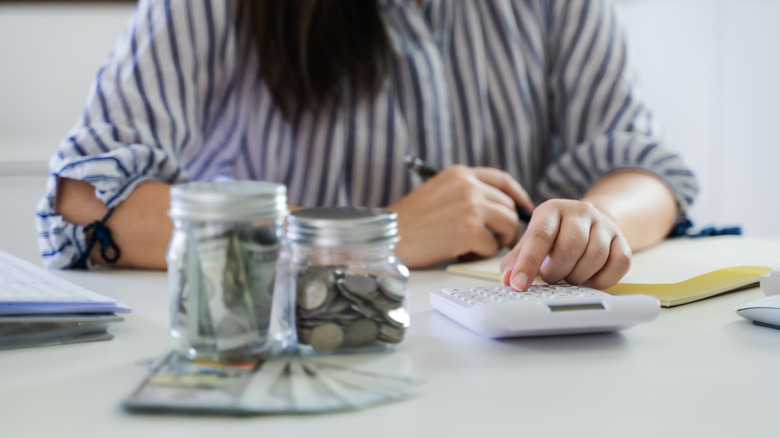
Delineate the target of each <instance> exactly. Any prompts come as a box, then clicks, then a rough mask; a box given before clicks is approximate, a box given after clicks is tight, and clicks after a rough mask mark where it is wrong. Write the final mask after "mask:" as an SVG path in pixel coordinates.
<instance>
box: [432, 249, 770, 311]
mask: <svg viewBox="0 0 780 438" xmlns="http://www.w3.org/2000/svg"><path fill="white" fill-rule="evenodd" d="M500 263H501V256H497V257H493V258H490V259H486V260H481V261H477V262H469V263H458V264H453V265H450V266H448V267H447V272H449V273H451V274H456V275H465V276H469V277H476V278H482V279H489V280H496V281H500V275H501V274H500V269H499V268H500ZM772 267H780V245H778V242H777V240H771V239H758V238H747V237H744V236H715V237H707V238H700V239H690V238H686V237H681V238H674V239H667V240H666V241H664V242H662V243H661V244H660V245H657V246H655V247H653V248H650V249H648V250H645V251H642V252H639V253H637V254H634V256H633V260H632V264H631V269H630V270H629V272H628V273H627V274H626V275H625V276H624V277H623V278H622V279H621V281H620V283H618V284H617V285H615V286H613V287H611V288H609V289H606V292H609V293H612V294H616V295H625V294H640V293H641V294H646V295H652V296H654V297H656V298H658V300H659V301H660V302H661V305H662V306H664V307H673V306H677V305H680V304H686V303H690V302H693V301H698V300H701V299H704V298H708V297H711V296H715V295H718V294H722V293H725V292H730V291H735V290H738V289H742V288H746V287H751V286H754V285H756V284H757V283H758V281H759V278H760V277H761V275H763V274H766V273H768V272H769V271H770V270H771V268H772Z"/></svg>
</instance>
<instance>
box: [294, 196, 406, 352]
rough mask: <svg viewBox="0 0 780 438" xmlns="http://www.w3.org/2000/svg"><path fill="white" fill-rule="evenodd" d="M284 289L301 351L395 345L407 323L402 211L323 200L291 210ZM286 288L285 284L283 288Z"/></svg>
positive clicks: (399, 343)
mask: <svg viewBox="0 0 780 438" xmlns="http://www.w3.org/2000/svg"><path fill="white" fill-rule="evenodd" d="M287 221H288V223H287V230H286V233H285V236H286V245H285V259H286V263H285V264H286V266H287V267H286V268H281V266H282V265H283V264H282V263H280V269H285V272H284V286H283V288H284V290H286V293H287V294H288V295H287V296H288V299H289V302H290V304H289V314H288V315H287V317H288V318H289V319H290V320H292V321H294V324H292V326H293V327H294V329H295V331H294V336H296V337H297V343H298V348H299V350H300V351H301V352H302V353H303V354H321V353H330V352H356V351H372V350H387V349H393V348H395V347H398V346H399V345H401V343H402V342H403V340H404V337H405V333H406V329H407V328H408V327H409V307H408V306H409V304H408V278H409V270H408V269H407V268H406V266H404V264H403V263H402V262H401V261H400V260H399V259H398V258H397V257H396V256H395V245H396V243H397V242H398V239H399V238H398V221H397V215H396V214H395V213H394V212H391V211H389V210H383V209H377V208H359V207H320V208H308V209H303V210H298V211H295V212H293V213H291V214H290V215H289V216H288V218H287ZM280 290H281V289H280Z"/></svg>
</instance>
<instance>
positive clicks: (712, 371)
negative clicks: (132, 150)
mask: <svg viewBox="0 0 780 438" xmlns="http://www.w3.org/2000/svg"><path fill="white" fill-rule="evenodd" d="M41 181H42V180H41V179H40V178H22V177H4V178H0V205H3V206H6V207H5V208H4V210H5V217H4V218H3V220H2V225H3V226H2V232H0V249H3V250H6V251H9V252H11V253H13V254H16V255H19V256H21V257H23V258H26V259H28V260H31V261H34V262H36V263H38V264H40V262H39V260H38V259H37V248H36V247H35V239H34V234H33V233H32V232H33V230H34V227H33V226H32V218H33V210H34V206H35V201H36V199H37V197H38V195H39V194H40V192H41V190H42V189H41V187H42V186H41V184H42V182H41ZM9 205H13V206H14V208H11V209H8V208H7V207H8V206H9ZM777 248H778V253H779V254H780V242H778V246H777ZM58 274H59V275H61V276H63V277H64V278H66V279H68V280H71V281H73V282H75V283H78V284H80V285H82V286H85V287H87V288H90V289H93V290H95V291H97V292H99V293H101V294H105V295H108V296H112V297H115V298H118V299H120V300H121V301H123V302H124V303H126V304H128V305H130V306H131V307H133V309H134V311H133V313H131V314H129V315H127V316H126V320H125V322H124V323H122V324H118V325H116V326H115V327H113V328H112V329H111V330H110V331H111V332H112V333H113V334H114V335H115V336H116V338H115V339H113V340H111V341H108V342H97V343H88V344H78V345H68V346H56V347H43V348H33V349H22V350H10V351H0V436H2V437H3V438H15V437H45V436H52V437H70V436H73V437H144V438H146V437H164V436H175V437H187V438H191V437H201V436H202V437H208V438H213V437H215V436H226V434H229V435H230V436H247V437H261V436H262V437H274V438H281V437H307V436H308V437H313V438H314V437H316V438H320V437H330V436H333V437H336V436H346V437H349V436H363V437H369V438H370V437H394V438H395V437H405V436H412V437H418V436H419V437H431V436H434V437H482V436H484V435H485V434H486V433H487V434H490V435H495V436H523V437H539V436H594V437H607V436H619V437H670V436H674V437H694V436H702V437H705V436H706V437H720V436H722V437H737V436H739V437H742V436H745V437H751V438H752V437H776V436H780V415H778V414H777V406H778V397H777V394H778V392H779V391H780V331H777V330H773V329H768V328H762V327H757V326H753V325H752V324H750V323H749V322H748V321H746V320H743V319H742V318H740V317H738V316H737V315H735V314H734V311H733V309H734V307H735V306H737V305H739V304H743V303H745V302H747V301H750V300H753V299H758V298H760V297H761V296H762V294H761V292H760V291H759V290H758V289H752V290H746V291H741V292H736V293H732V294H727V295H724V296H720V297H716V298H712V299H708V300H705V301H702V302H697V303H693V304H689V305H685V306H681V307H676V308H672V309H662V310H661V314H660V316H659V317H658V319H657V320H656V321H654V322H652V323H649V324H643V325H640V326H637V327H635V328H633V329H630V330H627V331H624V332H620V333H617V334H600V335H579V336H570V337H547V338H533V339H515V340H505V341H493V340H487V339H484V338H480V337H478V336H477V335H474V334H472V333H471V332H469V331H467V330H465V329H463V328H461V327H460V326H458V325H456V324H455V323H453V322H451V321H449V320H448V319H446V318H445V317H443V316H442V315H439V314H438V313H436V312H435V311H433V310H432V309H431V307H430V305H429V304H428V301H427V300H428V298H427V292H428V290H430V289H433V288H437V287H442V286H456V285H463V284H464V282H465V283H467V284H489V283H488V282H484V281H478V280H470V279H464V278H462V277H455V276H450V275H447V274H445V273H443V272H441V271H417V272H413V274H412V277H411V287H412V327H411V329H410V334H409V338H408V342H407V343H406V344H405V345H404V347H403V348H402V349H401V350H400V351H398V352H395V353H391V354H379V355H361V356H359V357H357V358H356V366H358V367H366V368H372V369H377V370H380V371H386V372H404V373H409V374H411V375H414V376H416V377H420V378H422V379H424V381H425V383H424V384H423V385H422V386H421V391H420V394H419V395H418V396H417V397H415V398H413V399H410V400H406V401H402V402H398V403H392V404H388V405H383V406H378V407H373V408H369V409H365V410H361V411H353V412H345V413H337V414H327V415H313V416H267V417H249V418H226V417H207V416H182V415H178V416H174V415H134V414H129V413H127V412H125V411H123V410H122V409H121V407H120V402H121V400H122V399H123V398H124V397H125V396H127V395H128V394H129V393H130V391H131V390H132V389H133V388H135V386H136V385H137V384H138V383H139V382H140V380H141V379H142V378H143V376H144V373H145V369H144V367H143V366H142V365H139V362H141V361H144V360H145V359H149V358H152V357H156V356H158V355H160V354H162V353H163V352H164V351H165V350H166V349H167V348H168V346H169V338H168V292H167V283H166V275H165V273H164V272H143V271H107V272H77V271H67V272H58Z"/></svg>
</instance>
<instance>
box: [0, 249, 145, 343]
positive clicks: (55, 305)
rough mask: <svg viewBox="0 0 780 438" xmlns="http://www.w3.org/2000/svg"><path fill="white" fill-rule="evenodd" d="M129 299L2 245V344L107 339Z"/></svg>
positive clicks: (0, 282)
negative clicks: (96, 288) (58, 272)
mask: <svg viewBox="0 0 780 438" xmlns="http://www.w3.org/2000/svg"><path fill="white" fill-rule="evenodd" d="M125 312H130V308H129V307H127V306H125V305H124V304H122V303H120V302H118V301H116V300H113V299H111V298H107V297H104V296H102V295H99V294H96V293H94V292H91V291H89V290H87V289H84V288H82V287H79V286H77V285H75V284H72V283H70V282H67V281H65V280H63V279H61V278H59V277H57V276H55V275H53V274H51V273H49V272H47V271H45V270H44V269H41V268H39V267H37V266H35V265H33V264H32V263H29V262H26V261H24V260H21V259H19V258H17V257H14V256H12V255H10V254H8V253H6V252H3V251H0V349H8V348H20V347H32V346H39V345H55V344H68V343H74V342H88V341H102V340H108V339H111V338H113V336H112V335H111V334H109V333H108V332H107V331H106V329H107V327H108V325H109V324H111V323H116V322H121V321H122V320H123V319H122V318H121V317H119V316H117V315H116V313H125Z"/></svg>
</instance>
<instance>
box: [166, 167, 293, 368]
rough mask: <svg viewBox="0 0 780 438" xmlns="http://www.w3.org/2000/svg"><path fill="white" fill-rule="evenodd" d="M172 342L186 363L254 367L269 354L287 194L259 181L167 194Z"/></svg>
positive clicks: (202, 185)
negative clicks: (247, 364)
mask: <svg viewBox="0 0 780 438" xmlns="http://www.w3.org/2000/svg"><path fill="white" fill-rule="evenodd" d="M170 193H171V207H170V210H169V216H170V217H171V219H172V220H173V224H174V230H173V234H172V236H171V241H170V244H169V246H168V252H167V254H166V259H167V262H168V280H169V288H170V292H171V306H170V311H171V336H172V337H173V341H174V350H175V351H176V352H177V353H178V354H181V355H183V356H186V357H187V358H189V359H192V360H203V361H216V362H220V363H237V362H246V361H252V360H254V359H255V358H257V357H259V356H262V355H263V354H264V353H265V352H266V351H267V349H268V348H270V347H271V344H272V343H271V342H270V341H271V337H272V333H269V330H270V326H271V309H272V298H273V295H274V285H275V278H276V263H277V259H278V256H279V248H280V241H281V237H282V229H283V228H282V226H283V221H284V217H285V216H286V214H287V191H286V189H285V187H284V186H283V185H281V184H275V183H269V182H257V181H222V182H191V183H185V184H180V185H176V186H174V187H172V188H171V192H170Z"/></svg>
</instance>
